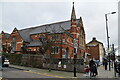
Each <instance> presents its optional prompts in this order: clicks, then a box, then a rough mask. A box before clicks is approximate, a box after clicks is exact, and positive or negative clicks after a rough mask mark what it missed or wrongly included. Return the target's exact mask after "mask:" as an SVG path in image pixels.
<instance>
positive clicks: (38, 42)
mask: <svg viewBox="0 0 120 80" xmlns="http://www.w3.org/2000/svg"><path fill="white" fill-rule="evenodd" d="M41 45H42V43H41V42H40V41H39V40H33V41H32V42H30V44H29V45H28V46H29V47H34V46H41Z"/></svg>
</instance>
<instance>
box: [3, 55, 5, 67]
mask: <svg viewBox="0 0 120 80" xmlns="http://www.w3.org/2000/svg"><path fill="white" fill-rule="evenodd" d="M4 61H5V56H4V55H2V66H3V64H4Z"/></svg>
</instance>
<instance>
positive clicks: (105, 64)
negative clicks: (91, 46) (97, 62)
mask: <svg viewBox="0 0 120 80" xmlns="http://www.w3.org/2000/svg"><path fill="white" fill-rule="evenodd" d="M103 64H104V66H105V70H107V65H108V61H107V59H105V60H104V62H103Z"/></svg>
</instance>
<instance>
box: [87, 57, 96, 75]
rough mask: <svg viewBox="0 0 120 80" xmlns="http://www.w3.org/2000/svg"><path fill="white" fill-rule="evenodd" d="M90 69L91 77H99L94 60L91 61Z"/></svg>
mask: <svg viewBox="0 0 120 80" xmlns="http://www.w3.org/2000/svg"><path fill="white" fill-rule="evenodd" d="M89 67H90V77H94V76H96V75H98V72H97V67H96V64H95V62H94V61H93V59H92V60H90V62H89Z"/></svg>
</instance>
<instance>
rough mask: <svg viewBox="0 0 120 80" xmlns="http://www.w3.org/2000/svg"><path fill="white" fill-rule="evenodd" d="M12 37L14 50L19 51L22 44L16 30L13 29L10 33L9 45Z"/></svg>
mask: <svg viewBox="0 0 120 80" xmlns="http://www.w3.org/2000/svg"><path fill="white" fill-rule="evenodd" d="M13 37H15V38H16V40H15V42H16V51H21V47H22V46H23V40H22V37H21V36H20V34H19V32H18V31H17V30H13V32H12V33H11V34H10V37H9V39H8V43H9V46H10V45H11V41H12V39H13Z"/></svg>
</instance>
